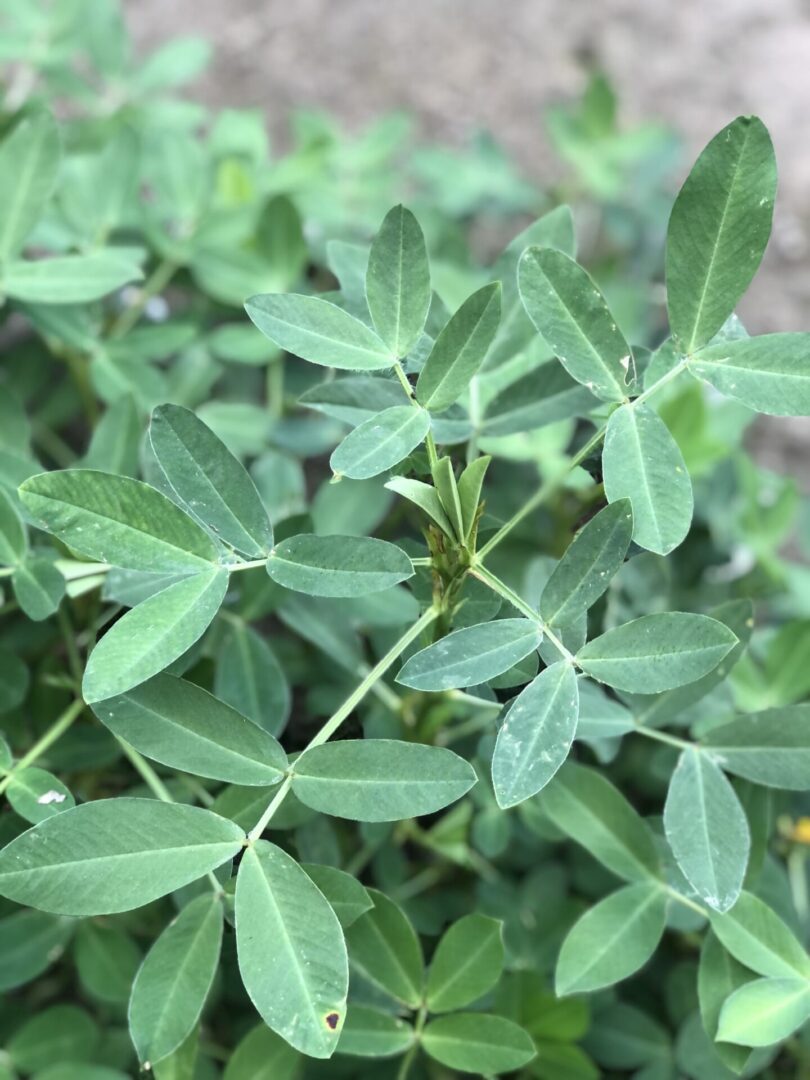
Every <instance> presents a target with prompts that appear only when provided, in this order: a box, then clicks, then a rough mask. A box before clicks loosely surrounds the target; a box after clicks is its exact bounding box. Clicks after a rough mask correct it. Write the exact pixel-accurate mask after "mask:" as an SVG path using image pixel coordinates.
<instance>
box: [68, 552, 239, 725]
mask: <svg viewBox="0 0 810 1080" xmlns="http://www.w3.org/2000/svg"><path fill="white" fill-rule="evenodd" d="M228 576H229V575H228V572H227V570H214V569H212V570H210V571H209V572H207V573H202V574H194V575H192V576H191V577H187V578H182V579H181V580H180V581H177V582H175V583H174V584H173V585H169V586H168V587H167V588H165V589H162V590H161V591H160V592H157V593H155V594H154V595H153V596H150V597H149V599H148V600H144V601H143V602H142V603H140V604H138V606H137V607H134V608H132V610H131V611H128V612H127V613H126V615H124V616H123V618H121V619H119V620H118V622H116V623H114V624H113V626H112V627H111V628H110V629H109V630H108V631H107V633H106V634H105V635H104V637H103V638H102V639H101V641H99V643H98V644H97V645H96V647H95V649H93V651H92V653H90V657H89V659H88V661H87V666H86V667H85V669H84V678H83V680H82V695H83V696H84V700H85V701H86V702H88V703H89V704H92V703H93V702H95V701H101V700H102V699H103V698H109V697H114V696H115V695H116V694H123V693H125V692H126V691H127V690H130V689H131V688H132V687H133V686H138V684H139V683H142V682H146V680H147V679H150V678H151V677H152V676H153V675H157V674H158V673H159V672H161V671H164V670H165V669H166V668H167V667H168V666H169V664H172V663H173V662H174V661H175V660H176V659H177V658H178V657H179V656H182V655H183V653H184V652H185V651H186V650H187V649H190V648H191V646H192V645H193V644H194V643H195V641H197V640H198V638H200V637H201V636H202V634H203V633H204V632H205V630H206V629H207V628H208V626H209V624H210V623H211V620H212V619H213V618H214V616H215V615H216V613H217V612H218V611H219V609H220V606H221V604H222V601H223V600H224V598H225V593H226V591H227V588H228Z"/></svg>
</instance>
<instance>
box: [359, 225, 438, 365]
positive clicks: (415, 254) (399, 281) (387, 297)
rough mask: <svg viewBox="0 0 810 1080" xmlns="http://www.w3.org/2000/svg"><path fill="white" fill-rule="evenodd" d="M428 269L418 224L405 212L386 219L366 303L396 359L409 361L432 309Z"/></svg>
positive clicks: (377, 239) (372, 256)
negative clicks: (403, 358) (410, 353)
mask: <svg viewBox="0 0 810 1080" xmlns="http://www.w3.org/2000/svg"><path fill="white" fill-rule="evenodd" d="M430 296H431V292H430V266H429V264H428V255H427V249H426V248H425V238H424V236H423V235H422V230H421V228H420V227H419V222H418V221H417V220H416V218H415V217H414V216H413V214H412V213H411V212H410V210H406V209H405V207H404V206H395V207H394V208H393V209H392V210H389V211H388V213H387V214H386V215H385V220H384V221H383V223H382V225H381V226H380V231H379V232H378V233H377V235H376V237H375V238H374V241H373V243H372V245H371V251H370V253H369V257H368V269H367V270H366V300H367V301H368V310H369V311H370V312H371V318H372V321H373V323H374V328H375V329H376V331H377V333H378V334H379V335H380V337H381V338H382V340H383V341H384V342H385V344H386V345H387V346H388V348H389V350H390V352H391V355H392V356H393V357H396V358H398V359H401V358H402V357H404V356H407V355H408V353H409V352H410V351H411V349H412V348H413V347H414V345H415V344H416V342H417V340H418V338H419V335H420V334H421V333H422V329H423V327H424V325H425V319H426V318H427V313H428V308H429V307H430Z"/></svg>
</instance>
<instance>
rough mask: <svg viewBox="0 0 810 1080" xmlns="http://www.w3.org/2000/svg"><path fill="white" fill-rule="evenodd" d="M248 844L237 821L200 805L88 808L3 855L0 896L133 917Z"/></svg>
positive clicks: (52, 821) (140, 803) (61, 910)
mask: <svg viewBox="0 0 810 1080" xmlns="http://www.w3.org/2000/svg"><path fill="white" fill-rule="evenodd" d="M243 839H244V833H243V832H242V830H241V829H239V828H238V827H237V826H236V825H234V824H233V822H231V821H227V820H226V819H225V818H222V817H219V816H218V815H217V814H212V813H211V812H210V811H209V810H202V809H200V808H199V807H196V806H181V805H179V804H176V803H162V802H158V801H157V800H156V799H129V798H121V797H119V798H116V799H101V800H99V801H97V802H89V803H83V804H82V805H81V806H76V807H74V808H73V809H72V810H66V811H65V812H64V814H57V815H56V816H55V817H51V818H48V819H47V820H46V821H43V822H42V823H41V824H39V825H37V826H35V827H34V828H33V829H29V830H28V831H27V832H24V833H23V834H22V835H21V836H18V837H17V838H16V839H15V840H12V841H11V843H10V844H8V845H6V847H4V848H3V850H2V851H0V896H5V897H6V898H7V899H9V900H14V901H16V902H17V903H18V904H28V905H30V906H31V907H35V908H37V909H38V910H40V911H51V912H53V913H55V914H57V915H79V916H84V915H108V914H111V913H113V912H116V911H129V910H130V909H131V908H136V907H141V906H142V905H143V904H148V903H149V902H150V901H152V900H156V899H157V898H158V897H159V896H165V895H166V893H169V892H172V891H174V890H175V889H179V888H181V887H182V886H183V885H187V884H188V883H189V882H191V881H195V880H196V879H197V878H198V877H202V875H203V874H207V873H208V871H209V870H214V869H215V868H216V867H217V866H221V865H222V863H224V862H227V861H228V860H229V859H232V858H233V856H234V855H235V854H236V853H237V852H238V851H239V850H240V848H241V846H242V841H243Z"/></svg>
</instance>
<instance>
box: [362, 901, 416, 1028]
mask: <svg viewBox="0 0 810 1080" xmlns="http://www.w3.org/2000/svg"><path fill="white" fill-rule="evenodd" d="M368 893H369V896H370V897H371V898H372V900H373V901H374V907H373V908H372V909H371V911H367V912H366V914H365V915H363V916H362V917H361V918H359V919H358V920H357V922H356V923H354V925H353V926H351V927H350V928H349V930H348V931H347V932H346V943H347V945H348V946H349V955H350V957H351V961H352V967H357V968H359V969H360V971H361V972H362V973H363V975H365V976H366V978H367V979H370V980H371V982H373V983H375V984H376V985H377V986H379V987H381V988H382V989H383V990H385V991H386V992H387V993H389V994H391V996H392V997H395V998H396V999H397V1000H398V1001H402V1002H404V1004H406V1005H409V1006H410V1007H411V1008H413V1009H415V1008H417V1007H418V1005H419V1003H420V1001H421V1000H422V981H423V977H424V972H423V960H422V946H421V944H420V943H419V938H418V937H417V936H416V933H415V931H414V929H413V927H412V926H411V924H410V923H409V922H408V919H407V917H406V916H405V914H404V912H403V911H402V909H401V908H400V907H398V906H397V904H395V903H394V901H393V900H389V898H388V897H387V896H385V894H384V893H381V892H377V890H376V889H369V890H368Z"/></svg>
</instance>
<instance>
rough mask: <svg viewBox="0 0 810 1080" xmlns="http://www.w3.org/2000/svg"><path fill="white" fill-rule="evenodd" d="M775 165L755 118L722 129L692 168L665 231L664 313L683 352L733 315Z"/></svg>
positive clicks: (768, 207)
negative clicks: (665, 301)
mask: <svg viewBox="0 0 810 1080" xmlns="http://www.w3.org/2000/svg"><path fill="white" fill-rule="evenodd" d="M775 194H776V162H775V160H774V154H773V146H772V145H771V139H770V136H769V135H768V131H767V129H766V128H765V125H764V124H763V123H762V121H761V120H758V119H757V118H756V117H755V116H739V117H737V119H736V120H734V121H733V122H732V123H731V124H729V125H728V127H725V128H723V130H722V131H721V132H719V133H718V134H717V135H715V137H714V138H713V139H712V141H711V142H710V143H709V144H708V146H707V147H706V149H705V150H704V151H703V153H702V154H701V155H700V157H699V158H698V159H697V161H696V162H695V164H694V166H693V168H692V171H691V172H690V173H689V176H688V177H687V178H686V182H685V183H684V185H683V187H682V188H681V190H680V192H679V193H678V197H677V199H676V200H675V205H674V206H673V208H672V215H671V217H670V219H669V227H668V230H667V260H666V262H667V267H666V269H667V307H668V309H669V321H670V325H671V326H672V332H673V334H674V336H675V337H676V338H677V339H678V341H679V343H680V347H681V350H682V351H683V352H684V353H693V352H694V351H695V349H698V348H700V346H701V345H705V344H706V342H707V341H709V340H710V339H711V338H712V337H714V335H715V334H716V333H717V331H718V330H719V329H720V327H721V326H722V325H723V323H724V322H725V321H726V319H727V318H728V317H729V315H731V313H732V312H733V311H734V308H735V307H736V306H737V301H738V300H739V299H740V297H741V296H742V295H743V293H744V292H745V290H746V289H747V288H748V286H749V284H750V282H751V279H752V278H753V276H754V274H755V273H756V270H757V267H758V266H759V264H760V261H761V259H762V255H763V253H764V251H765V246H766V244H767V243H768V237H769V235H770V232H771V218H772V216H773V202H774V196H775Z"/></svg>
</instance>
